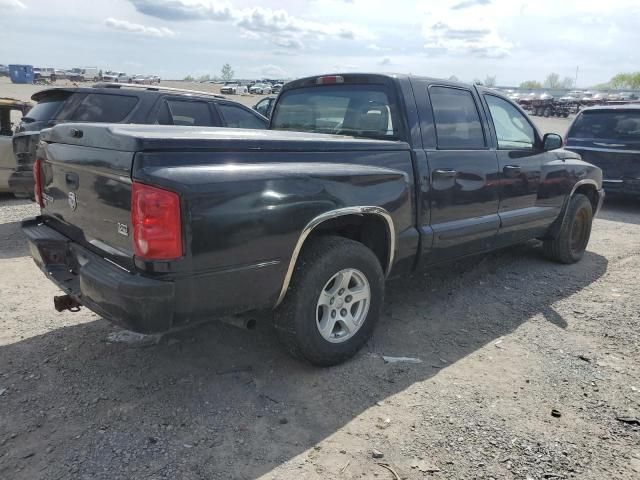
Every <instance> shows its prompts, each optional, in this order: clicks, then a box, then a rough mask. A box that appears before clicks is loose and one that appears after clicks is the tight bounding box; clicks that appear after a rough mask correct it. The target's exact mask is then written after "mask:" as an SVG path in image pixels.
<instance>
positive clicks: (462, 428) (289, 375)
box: [0, 89, 640, 480]
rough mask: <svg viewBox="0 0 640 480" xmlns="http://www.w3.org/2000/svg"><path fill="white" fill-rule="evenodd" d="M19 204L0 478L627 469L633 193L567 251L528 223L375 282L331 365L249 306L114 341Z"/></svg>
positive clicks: (3, 343)
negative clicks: (470, 253) (363, 342)
mask: <svg viewBox="0 0 640 480" xmlns="http://www.w3.org/2000/svg"><path fill="white" fill-rule="evenodd" d="M3 93H4V92H2V90H1V89H0V95H2V94H3ZM536 121H540V119H537V120H536ZM560 122H565V123H562V124H561V126H562V125H566V124H567V121H566V120H560ZM545 127H549V125H548V124H543V125H542V128H543V129H545ZM549 128H557V127H556V126H554V125H552V126H551V127H549ZM565 128H566V127H565ZM560 133H562V132H560ZM36 213H37V210H36V208H35V207H34V205H33V204H32V203H29V202H27V201H23V200H15V199H12V198H10V197H6V196H5V197H0V279H1V280H0V282H1V284H2V287H3V288H2V289H1V290H0V304H1V305H2V306H3V307H4V308H3V309H2V310H1V311H0V412H1V414H0V478H3V479H4V478H6V479H29V480H32V479H105V480H106V479H109V480H113V479H132V478H133V479H161V478H167V479H175V478H180V479H189V480H190V479H229V478H234V479H236V478H237V479H255V478H261V479H283V480H284V479H299V478H306V479H333V478H335V479H371V478H376V479H382V480H386V479H389V480H393V479H394V478H403V479H404V478H406V479H423V478H435V479H463V478H464V479H474V478H478V479H481V478H484V479H489V478H494V479H522V480H528V479H534V480H538V479H555V478H560V479H562V478H577V479H594V480H596V479H597V480H601V479H605V478H606V479H610V478H611V479H628V480H631V479H637V478H640V420H639V419H640V333H639V332H640V328H639V327H640V297H639V296H638V291H639V286H640V281H639V280H638V274H637V272H638V271H640V240H639V238H640V203H638V201H637V200H628V201H622V200H615V199H610V200H608V201H607V203H606V204H605V208H604V210H603V211H602V212H601V214H600V216H599V218H598V219H597V220H596V221H595V223H594V230H593V234H592V237H591V242H590V244H589V249H588V252H587V254H586V256H585V258H584V259H583V260H582V261H581V262H580V263H578V264H576V265H571V266H564V265H558V264H554V263H550V262H548V261H546V260H544V259H543V258H542V256H541V252H540V248H539V245H538V244H537V243H536V242H530V243H527V244H524V245H520V246H517V247H512V248H509V249H506V250H502V251H500V252H496V253H493V254H490V255H484V256H480V257H476V258H472V259H469V260H465V261H463V262H458V263H455V264H453V265H449V266H446V267H441V268H434V269H432V270H431V271H429V272H428V273H427V274H424V275H419V276H416V277H414V278H409V279H403V280H398V281H393V282H390V283H389V284H388V293H387V301H386V304H385V305H386V306H385V310H384V315H383V317H382V319H381V322H380V325H379V328H378V329H377V331H376V333H375V335H374V337H373V338H372V340H371V341H370V342H369V343H368V344H367V346H366V348H365V349H364V350H363V351H362V352H361V353H360V354H359V355H357V356H356V358H355V359H353V360H352V361H349V362H347V363H346V364H344V365H341V366H338V367H334V368H329V369H314V368H311V367H308V366H305V365H302V364H300V363H298V362H296V361H294V360H292V359H290V358H289V357H288V356H287V355H286V354H284V353H283V351H282V350H281V349H280V347H279V346H278V344H277V341H276V339H275V336H274V334H273V332H272V330H271V328H270V327H269V325H268V323H266V322H265V323H261V324H259V325H258V328H257V329H256V330H255V331H251V332H245V331H242V330H239V329H235V328H233V327H230V326H227V325H225V324H220V323H217V322H214V323H211V324H208V325H205V326H201V327H198V328H194V329H191V330H186V331H183V332H181V333H178V334H172V335H169V336H165V337H163V338H162V339H160V340H159V341H158V342H157V343H153V344H151V345H149V344H144V343H143V342H139V343H137V344H133V345H132V344H130V343H126V342H122V341H116V340H117V338H115V337H114V335H113V334H114V333H118V332H119V331H118V330H117V329H116V328H115V327H113V326H111V325H110V324H108V323H107V322H106V321H104V320H102V319H100V318H99V317H98V316H96V315H94V314H92V313H91V312H89V311H87V310H86V309H83V310H81V312H79V313H75V314H73V313H56V312H55V311H54V309H53V302H52V297H53V296H54V295H57V294H59V293H58V291H57V289H56V288H55V287H54V286H53V284H52V283H51V282H49V281H47V280H46V279H45V277H44V276H43V275H42V274H41V273H40V271H39V270H38V269H37V268H36V267H35V265H34V264H33V262H32V260H31V258H30V257H29V256H28V251H27V248H26V246H25V242H24V239H23V237H22V234H21V232H20V230H19V221H20V220H21V219H23V218H25V217H28V216H32V215H35V214H36ZM382 355H391V356H406V357H416V358H419V359H420V360H421V361H422V363H417V364H408V363H396V364H386V363H384V361H383V359H382ZM554 410H557V412H554V414H555V416H554V415H553V414H552V412H553V411H554ZM621 419H622V420H625V421H622V420H621ZM374 450H376V451H377V452H376V456H379V455H378V454H381V455H382V458H379V459H376V458H373V455H372V454H373V451H374ZM382 464H384V465H386V466H383V465H382ZM389 469H391V470H393V471H394V472H397V475H398V477H394V473H392V472H391V470H389Z"/></svg>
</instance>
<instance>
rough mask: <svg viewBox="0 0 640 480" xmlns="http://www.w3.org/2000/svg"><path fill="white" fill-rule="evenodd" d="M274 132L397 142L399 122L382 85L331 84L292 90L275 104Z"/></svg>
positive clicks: (272, 125)
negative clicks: (333, 135)
mask: <svg viewBox="0 0 640 480" xmlns="http://www.w3.org/2000/svg"><path fill="white" fill-rule="evenodd" d="M271 127H272V128H273V129H274V130H293V131H298V132H314V133H329V134H335V135H352V136H356V137H368V138H378V139H384V140H397V139H398V138H399V121H398V115H397V112H396V111H395V107H394V104H393V103H392V102H391V101H390V98H389V94H388V91H387V88H386V87H384V86H382V85H339V86H336V85H331V86H323V87H307V88H298V89H295V90H289V91H286V92H284V93H283V94H281V96H280V98H279V99H278V101H277V103H276V110H275V112H274V113H273V119H272V123H271Z"/></svg>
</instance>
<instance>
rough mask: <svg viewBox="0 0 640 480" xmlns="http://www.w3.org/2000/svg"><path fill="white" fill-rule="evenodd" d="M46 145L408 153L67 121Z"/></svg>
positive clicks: (317, 138)
mask: <svg viewBox="0 0 640 480" xmlns="http://www.w3.org/2000/svg"><path fill="white" fill-rule="evenodd" d="M41 139H42V140H44V141H45V142H53V143H65V144H71V145H81V146H86V147H94V148H104V149H109V150H121V151H128V152H140V151H163V150H176V151H190V150H227V151H246V150H264V151H289V152H291V151H304V152H310V151H316V152H317V151H354V150H408V149H409V145H408V144H407V143H405V142H400V141H389V140H372V139H361V138H353V137H346V136H341V135H326V134H319V133H304V132H288V131H276V130H248V129H239V128H210V127H178V126H165V125H121V124H104V123H65V124H61V125H57V126H55V127H53V128H50V129H46V130H43V131H42V134H41Z"/></svg>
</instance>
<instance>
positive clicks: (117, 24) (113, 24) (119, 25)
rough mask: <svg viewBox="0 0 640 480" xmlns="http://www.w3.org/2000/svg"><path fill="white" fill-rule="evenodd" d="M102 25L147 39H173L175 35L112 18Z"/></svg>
mask: <svg viewBox="0 0 640 480" xmlns="http://www.w3.org/2000/svg"><path fill="white" fill-rule="evenodd" d="M104 24H105V25H106V26H107V27H109V28H112V29H114V30H120V31H122V32H129V33H135V34H139V35H145V36H148V37H175V35H176V34H175V33H174V32H173V30H171V29H169V28H166V27H148V26H146V25H141V24H139V23H131V22H129V21H127V20H118V19H116V18H112V17H109V18H107V19H106V20H105V21H104Z"/></svg>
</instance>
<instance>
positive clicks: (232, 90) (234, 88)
mask: <svg viewBox="0 0 640 480" xmlns="http://www.w3.org/2000/svg"><path fill="white" fill-rule="evenodd" d="M220 93H222V94H226V95H244V94H246V93H249V90H248V88H247V86H246V85H240V84H239V83H237V82H227V83H225V84H224V86H223V87H220Z"/></svg>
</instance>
